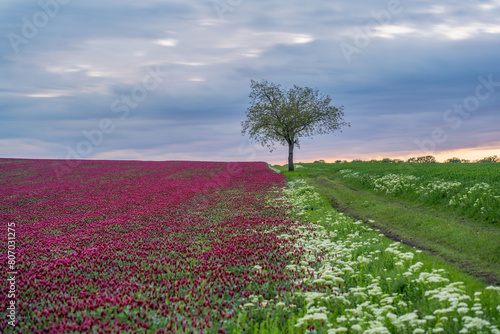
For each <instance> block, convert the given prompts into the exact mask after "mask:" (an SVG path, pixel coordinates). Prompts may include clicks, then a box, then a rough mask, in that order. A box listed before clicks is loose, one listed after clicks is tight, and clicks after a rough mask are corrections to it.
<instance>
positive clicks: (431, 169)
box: [304, 162, 500, 222]
mask: <svg viewBox="0 0 500 334" xmlns="http://www.w3.org/2000/svg"><path fill="white" fill-rule="evenodd" d="M304 166H306V170H310V169H308V168H307V166H309V165H307V164H305V165H304ZM311 167H312V165H311ZM314 169H315V170H317V171H320V170H323V171H329V172H332V173H335V174H337V175H338V176H339V177H341V178H342V179H344V180H347V181H348V182H350V183H352V184H353V185H360V186H362V187H363V188H366V189H369V190H373V191H375V192H377V193H380V194H383V195H385V196H389V197H393V198H403V199H406V200H411V201H414V202H419V203H426V204H428V205H430V206H432V207H435V208H439V209H444V210H448V211H449V212H455V213H459V214H462V215H465V216H468V217H471V218H476V219H480V220H485V221H488V222H500V165H499V164H496V163H481V164H470V163H469V164H467V163H460V164H459V163H446V164H426V163H424V164H419V163H398V164H385V163H369V162H358V163H349V164H346V165H338V164H325V165H314Z"/></svg>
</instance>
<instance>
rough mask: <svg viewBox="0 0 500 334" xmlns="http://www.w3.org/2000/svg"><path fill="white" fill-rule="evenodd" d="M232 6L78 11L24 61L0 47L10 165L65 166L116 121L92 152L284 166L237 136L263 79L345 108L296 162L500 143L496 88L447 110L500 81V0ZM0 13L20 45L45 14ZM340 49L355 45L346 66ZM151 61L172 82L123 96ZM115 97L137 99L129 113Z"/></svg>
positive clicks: (26, 8)
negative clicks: (487, 81)
mask: <svg viewBox="0 0 500 334" xmlns="http://www.w3.org/2000/svg"><path fill="white" fill-rule="evenodd" d="M234 4H235V5H233V6H232V7H231V10H229V11H227V12H225V13H224V15H223V16H222V17H221V15H219V14H220V13H218V12H217V10H216V8H215V7H214V3H213V2H210V1H206V2H185V1H180V0H175V1H174V0H170V1H156V0H147V1H141V2H134V3H130V4H128V5H127V6H123V4H122V3H121V2H119V1H117V0H112V1H106V2H102V1H97V0H89V1H85V2H76V1H71V2H69V3H68V4H66V5H64V6H63V5H61V6H60V8H59V11H58V13H57V14H56V15H54V16H53V17H50V19H49V20H48V22H47V24H45V25H43V26H40V27H38V28H37V30H38V31H37V33H36V34H34V36H33V37H29V38H26V37H25V38H26V41H27V42H26V43H22V44H21V45H19V52H18V53H16V52H15V50H14V48H13V47H12V45H11V43H10V41H9V39H8V38H3V39H0V98H1V99H2V104H1V105H0V140H1V141H2V142H3V146H1V147H2V151H0V156H10V157H12V156H16V154H18V155H22V156H24V157H28V156H30V155H31V156H32V157H40V156H43V157H57V158H64V157H65V156H66V154H67V147H72V148H74V149H76V147H77V145H78V144H79V143H80V142H82V141H84V140H89V139H88V138H86V137H85V135H84V134H83V132H85V131H92V130H96V129H99V124H100V122H101V121H102V120H104V119H109V120H110V121H111V122H113V124H114V126H115V128H114V130H113V131H112V132H111V133H106V134H104V136H103V140H102V143H100V144H99V145H94V146H93V147H92V153H91V154H89V155H88V156H85V157H86V158H87V157H88V158H109V159H117V158H121V159H126V158H127V156H128V157H130V158H134V159H154V160H156V159H160V160H161V159H175V158H176V157H178V159H190V160H197V159H202V160H239V159H248V157H251V158H252V159H256V160H269V161H282V162H285V160H286V159H285V158H286V152H285V150H284V149H281V148H280V149H278V151H276V152H274V153H272V154H271V153H268V152H267V151H266V150H264V149H260V148H259V149H258V148H256V147H255V146H252V145H250V144H248V143H247V139H246V138H244V137H242V136H241V134H240V130H241V129H240V122H241V121H242V120H243V119H244V116H245V111H246V108H247V107H248V102H249V99H248V94H249V92H250V87H249V84H250V80H251V79H257V80H258V79H261V78H267V79H269V80H270V81H272V82H276V83H280V84H282V85H283V86H285V87H290V86H292V85H294V84H296V85H299V86H310V87H318V88H319V89H320V91H321V92H323V93H325V94H329V95H331V96H332V97H333V101H334V104H335V105H336V106H338V105H344V106H345V115H346V120H348V121H350V122H351V124H352V128H350V129H345V131H344V133H342V134H337V135H329V136H317V137H315V138H314V140H309V139H304V140H303V141H302V142H303V147H302V149H301V150H299V151H297V153H296V155H297V158H298V159H306V158H307V159H313V160H314V156H315V155H318V156H319V158H321V157H322V156H323V157H327V156H328V157H329V156H335V155H338V156H354V155H356V154H358V155H360V156H368V155H370V154H373V155H377V154H384V155H387V156H391V152H393V154H412V153H415V154H417V153H418V151H419V150H420V148H419V147H418V145H416V144H415V141H416V140H425V139H429V138H431V137H432V131H434V130H435V129H436V128H441V129H443V131H445V134H446V136H447V139H446V140H445V141H443V142H441V143H438V144H436V152H441V151H446V150H465V149H472V148H473V147H490V146H491V145H493V147H497V146H494V143H496V142H497V138H498V130H497V129H496V127H495V125H496V124H500V118H499V117H500V115H499V114H498V108H497V106H498V105H499V103H500V87H498V86H494V87H493V88H494V91H493V92H491V95H490V96H489V97H488V98H487V99H485V100H481V101H480V105H479V106H478V108H477V109H476V110H474V112H473V113H471V115H470V116H469V117H467V118H465V117H462V119H461V120H460V121H461V123H460V126H459V127H458V128H453V125H454V124H455V123H456V122H457V121H456V120H455V121H454V122H446V121H445V118H446V117H443V115H445V113H446V111H447V110H448V109H450V108H453V106H454V105H455V104H457V103H458V104H460V103H462V104H463V103H464V101H465V100H466V99H467V97H468V96H474V94H475V89H476V87H477V85H478V84H479V79H478V78H479V77H480V76H482V77H484V78H487V77H488V76H489V75H491V77H492V78H493V81H494V82H499V81H500V72H499V70H498V66H497V65H498V59H499V58H500V51H499V50H498V48H497V45H498V42H499V39H500V25H499V24H498V19H497V18H498V16H499V15H500V1H481V2H470V3H456V2H453V1H451V0H450V1H442V2H440V3H439V4H437V3H434V2H431V1H418V2H415V1H403V0H401V2H400V6H399V7H398V8H399V9H397V10H395V11H394V10H392V11H391V7H390V4H389V2H388V1H367V0H366V1H358V2H344V3H328V2H324V3H319V2H294V1H273V2H269V1H263V0H256V1H252V2H250V1H243V2H241V3H240V4H239V5H238V4H236V3H234ZM0 6H1V10H0V22H1V23H0V35H2V36H7V35H8V34H9V33H15V34H18V35H20V36H23V24H24V25H25V24H26V23H25V22H26V20H28V21H30V22H33V16H34V15H35V14H36V13H38V12H40V11H43V8H41V7H40V5H39V4H38V3H36V2H33V3H31V2H30V3H23V2H19V1H14V0H9V1H4V2H2V3H1V4H0ZM388 13H389V14H388ZM24 18H26V20H25V19H24ZM367 25H368V27H369V28H370V27H371V28H372V29H369V30H366V29H367V28H366V27H367ZM24 29H25V30H26V27H24ZM341 43H346V44H349V45H351V46H353V47H355V48H356V52H353V53H352V55H351V61H350V62H347V61H346V58H345V54H344V53H343V52H342V50H341V48H340V45H341ZM156 66H158V67H159V68H161V69H162V71H164V72H165V73H168V76H165V78H164V80H163V81H162V82H161V84H159V85H158V86H157V87H155V88H154V89H151V90H146V94H145V95H144V96H143V97H144V98H143V97H141V96H140V95H136V97H135V98H136V100H124V99H126V98H127V97H128V98H129V99H130V98H131V97H132V95H133V94H140V92H141V87H143V82H144V79H145V77H146V76H147V75H148V72H147V68H149V67H155V68H156ZM117 100H118V101H128V103H129V104H128V105H127V104H126V103H125V102H122V103H121V104H119V106H121V107H122V108H123V107H124V106H127V109H128V112H127V113H126V117H124V118H123V119H121V118H120V117H123V116H124V115H125V113H124V112H123V111H118V112H117V108H116V106H117V104H115V101H117ZM139 100H140V101H139ZM121 110H123V109H121ZM454 116H455V117H457V114H455V115H454ZM489 145H490V146H489ZM37 147H38V150H37ZM245 152H246V153H245ZM249 152H250V153H249Z"/></svg>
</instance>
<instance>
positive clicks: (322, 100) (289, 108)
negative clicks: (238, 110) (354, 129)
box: [241, 80, 350, 171]
mask: <svg viewBox="0 0 500 334" xmlns="http://www.w3.org/2000/svg"><path fill="white" fill-rule="evenodd" d="M251 88H252V91H251V93H250V95H249V97H250V99H251V101H250V106H249V107H248V110H247V113H246V116H247V118H246V120H245V121H243V122H242V123H241V124H242V127H243V130H242V133H243V134H245V133H248V135H249V136H250V138H252V139H254V140H256V141H257V142H259V143H261V144H262V145H265V146H267V147H269V148H270V150H271V151H273V150H274V149H275V144H276V143H279V144H281V145H288V148H289V155H288V170H290V171H293V149H294V147H295V146H297V147H298V148H300V141H299V138H301V137H311V136H313V135H316V134H326V133H331V132H334V131H337V130H340V128H341V127H342V126H346V125H347V126H350V124H349V123H347V122H345V121H344V119H343V117H344V112H343V109H344V107H343V106H340V107H338V108H337V107H334V106H331V105H330V103H331V101H332V99H331V97H330V96H328V95H323V94H321V93H320V92H319V91H318V89H317V88H314V89H313V88H309V87H298V86H295V85H294V86H293V87H292V88H290V89H284V88H281V85H276V84H273V83H271V82H269V81H267V80H261V81H255V80H251Z"/></svg>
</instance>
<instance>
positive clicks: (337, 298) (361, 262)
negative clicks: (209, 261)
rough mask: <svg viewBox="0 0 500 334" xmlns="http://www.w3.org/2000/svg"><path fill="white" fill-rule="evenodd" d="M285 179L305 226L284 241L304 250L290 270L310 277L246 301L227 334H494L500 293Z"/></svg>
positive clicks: (295, 179)
mask: <svg viewBox="0 0 500 334" xmlns="http://www.w3.org/2000/svg"><path fill="white" fill-rule="evenodd" d="M284 174H285V175H286V176H287V178H288V180H289V181H290V182H289V184H288V185H289V187H288V188H287V189H285V190H284V197H285V198H287V199H288V200H289V201H290V205H291V207H292V208H293V209H291V213H290V214H291V215H295V216H296V219H297V220H300V221H302V222H303V223H304V225H303V226H302V227H301V228H297V229H296V230H295V232H293V233H288V234H287V235H284V236H283V237H284V238H293V240H294V242H295V243H296V244H297V247H300V248H303V249H305V250H306V252H305V253H304V254H302V256H301V258H300V259H298V260H297V261H294V263H293V265H292V266H291V268H288V267H289V266H287V270H291V271H297V272H303V273H307V274H308V275H306V277H304V278H303V279H301V280H300V281H296V283H299V284H300V288H298V289H296V290H295V291H293V292H290V291H287V292H285V293H284V294H280V295H279V296H277V298H276V299H272V298H273V296H270V297H269V298H268V294H267V290H265V289H264V290H263V291H266V296H265V297H264V296H263V295H253V296H251V297H250V300H252V303H253V304H252V305H249V306H244V307H242V309H241V311H240V312H239V314H238V315H237V316H238V322H239V326H238V327H237V328H226V329H227V331H226V332H227V333H290V334H292V333H297V334H298V333H317V334H321V333H325V334H337V333H385V334H388V333H401V334H411V333H497V332H498V326H499V316H500V313H499V311H500V306H499V305H500V290H499V289H498V288H493V287H486V285H485V283H484V282H483V281H481V280H479V279H476V278H474V277H472V276H470V275H467V274H465V273H464V272H463V271H461V270H458V269H457V268H456V267H455V266H453V265H451V264H449V263H447V262H445V261H443V260H442V259H439V258H436V257H434V256H433V255H431V254H427V253H426V252H422V251H419V250H415V249H414V248H412V247H409V246H406V245H402V244H400V243H398V242H393V240H390V239H388V238H386V237H384V236H383V235H381V234H380V233H379V231H377V230H376V229H373V228H372V227H370V226H369V225H367V224H363V223H361V222H360V221H357V220H356V219H352V218H349V217H348V216H347V215H345V214H343V213H338V212H337V211H336V210H335V209H333V208H332V206H331V203H330V199H329V198H328V197H327V196H325V195H324V194H323V195H322V194H320V193H318V192H317V188H316V187H311V186H310V185H311V183H310V182H308V184H309V185H308V184H306V183H304V182H303V179H305V178H307V177H308V175H307V172H305V171H301V172H300V173H293V172H292V173H289V172H284ZM299 174H300V176H298V175H299ZM309 274H310V275H309ZM332 281H333V282H334V283H333V284H332ZM329 287H331V288H329ZM301 290H302V291H301ZM264 299H268V300H264ZM258 300H260V301H261V302H262V305H260V306H258V305H257V302H256V301H258ZM245 305H247V304H245Z"/></svg>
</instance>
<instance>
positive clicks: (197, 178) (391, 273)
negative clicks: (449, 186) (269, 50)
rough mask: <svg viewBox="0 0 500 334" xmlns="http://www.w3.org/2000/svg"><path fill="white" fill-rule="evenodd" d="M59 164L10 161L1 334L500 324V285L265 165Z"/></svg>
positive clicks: (2, 212) (457, 329)
mask: <svg viewBox="0 0 500 334" xmlns="http://www.w3.org/2000/svg"><path fill="white" fill-rule="evenodd" d="M60 166H61V162H60V161H56V160H19V159H0V198H1V202H0V221H1V230H2V237H3V242H2V243H1V245H2V246H1V247H2V248H1V251H0V257H1V261H2V263H3V264H5V265H4V266H3V272H4V277H5V278H4V279H2V284H1V285H0V287H1V290H2V291H1V294H0V310H1V315H2V317H1V319H0V331H1V332H6V333H7V332H18V333H306V332H307V333H318V334H319V333H328V334H335V333H368V334H369V333H500V331H499V330H498V323H499V319H500V315H499V313H500V287H498V286H489V287H486V286H485V285H481V284H476V283H472V284H468V283H464V282H460V281H454V280H453V278H452V277H451V276H450V275H448V273H447V272H446V270H444V269H440V268H436V266H435V264H434V263H431V262H429V261H428V258H427V257H426V255H425V254H422V252H420V251H416V250H415V249H411V248H409V247H406V246H404V245H401V244H400V243H397V242H396V243H394V242H393V241H392V240H389V239H387V238H385V237H384V236H383V235H381V234H380V233H379V232H378V231H376V230H374V229H373V228H370V227H369V226H366V225H365V224H363V223H362V222H360V221H354V220H353V219H351V218H349V217H347V216H344V215H343V214H342V213H338V212H336V211H334V210H333V209H332V208H331V206H330V205H329V203H327V202H325V200H324V199H322V198H321V196H320V195H319V194H318V193H317V192H316V191H315V190H314V188H313V187H311V186H309V185H307V184H306V183H305V181H303V180H297V181H292V182H289V183H288V186H287V182H286V179H285V177H284V176H283V175H282V174H279V173H276V172H275V171H273V170H271V169H270V168H269V167H268V166H267V164H265V163H263V162H248V163H223V162H186V161H184V162H175V161H171V162H140V161H91V160H87V161H73V162H72V167H71V168H65V169H61V168H60ZM454 277H457V276H454Z"/></svg>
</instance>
